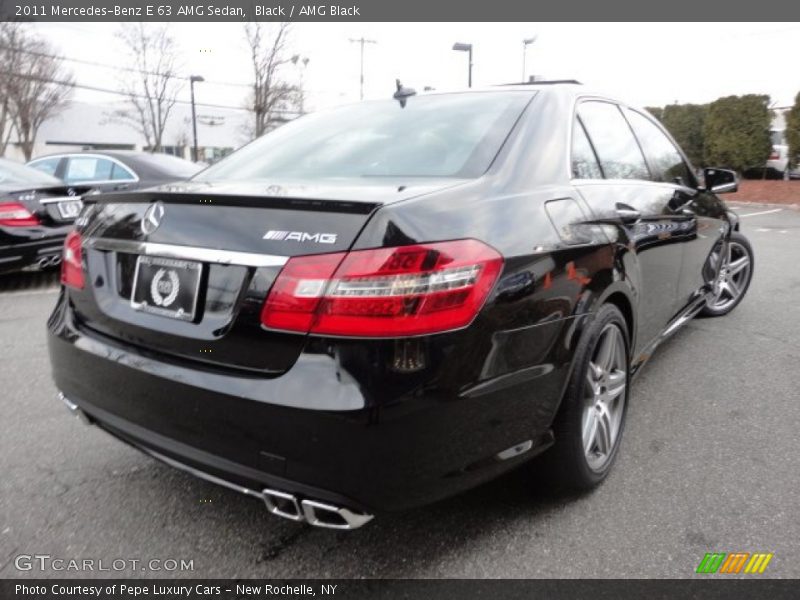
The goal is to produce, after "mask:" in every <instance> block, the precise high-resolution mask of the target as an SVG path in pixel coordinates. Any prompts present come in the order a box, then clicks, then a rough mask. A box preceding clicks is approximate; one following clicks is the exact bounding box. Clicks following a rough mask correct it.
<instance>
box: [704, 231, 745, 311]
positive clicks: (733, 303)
mask: <svg viewBox="0 0 800 600" xmlns="http://www.w3.org/2000/svg"><path fill="white" fill-rule="evenodd" d="M721 248H722V244H721V243H720V244H718V245H717V247H716V248H715V249H714V251H713V252H712V253H711V262H712V264H713V265H714V271H715V272H716V270H717V269H716V262H718V261H719V260H720V259H719V253H720V249H721ZM731 265H734V266H733V267H732V266H731ZM754 266H755V257H754V255H753V247H752V246H751V245H750V242H749V241H748V240H747V238H746V237H745V236H743V235H742V234H741V233H739V232H738V231H734V232H733V233H731V238H730V241H729V243H728V253H727V255H726V256H725V258H724V262H723V267H722V269H723V270H722V271H720V273H719V274H718V275H717V279H716V280H715V281H714V282H713V284H712V285H713V287H714V296H713V298H712V299H710V300H709V301H708V302H707V303H706V306H705V308H703V310H702V311H701V312H700V315H701V316H704V317H721V316H723V315H727V314H728V313H729V312H731V311H732V310H733V309H734V308H736V307H737V306H738V305H739V303H740V302H741V301H742V298H744V295H745V294H746V293H747V290H748V288H749V287H750V282H751V281H752V279H753V269H754Z"/></svg>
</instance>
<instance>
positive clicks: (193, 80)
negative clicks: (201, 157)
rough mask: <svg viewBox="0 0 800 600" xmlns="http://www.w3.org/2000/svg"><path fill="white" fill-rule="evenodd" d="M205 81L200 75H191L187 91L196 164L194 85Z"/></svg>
mask: <svg viewBox="0 0 800 600" xmlns="http://www.w3.org/2000/svg"><path fill="white" fill-rule="evenodd" d="M203 81H205V79H203V77H202V75H192V76H191V77H189V90H190V91H191V94H192V135H193V136H194V148H193V149H192V154H193V158H192V160H193V161H194V162H197V115H196V114H195V110H194V84H195V83H201V82H203Z"/></svg>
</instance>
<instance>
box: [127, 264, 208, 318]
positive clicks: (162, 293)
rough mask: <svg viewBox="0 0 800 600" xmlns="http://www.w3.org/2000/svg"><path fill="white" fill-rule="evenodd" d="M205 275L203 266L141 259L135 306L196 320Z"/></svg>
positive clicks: (135, 276) (134, 288)
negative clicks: (202, 280)
mask: <svg viewBox="0 0 800 600" xmlns="http://www.w3.org/2000/svg"><path fill="white" fill-rule="evenodd" d="M202 274H203V263H199V262H195V261H191V260H181V259H175V258H165V257H158V256H146V255H142V256H139V257H138V258H137V259H136V269H135V271H134V273H133V286H132V288H131V307H133V308H134V309H135V310H138V311H141V312H146V313H150V314H154V315H158V316H161V317H167V318H170V319H176V320H179V321H190V322H191V321H194V319H195V316H196V315H197V301H198V297H199V295H200V282H201V279H202ZM162 282H164V285H162ZM187 290H188V293H187ZM182 292H183V293H182Z"/></svg>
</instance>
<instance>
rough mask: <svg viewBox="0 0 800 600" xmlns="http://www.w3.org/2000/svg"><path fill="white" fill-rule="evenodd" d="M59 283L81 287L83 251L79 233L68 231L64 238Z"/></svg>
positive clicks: (82, 281)
mask: <svg viewBox="0 0 800 600" xmlns="http://www.w3.org/2000/svg"><path fill="white" fill-rule="evenodd" d="M61 283H63V284H64V285H66V286H69V287H73V288H76V289H79V290H82V289H83V285H84V276H83V252H82V250H81V234H80V233H78V232H77V231H70V232H69V233H68V234H67V239H65V240H64V256H63V257H62V259H61Z"/></svg>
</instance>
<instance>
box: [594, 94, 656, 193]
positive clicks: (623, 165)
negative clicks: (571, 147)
mask: <svg viewBox="0 0 800 600" xmlns="http://www.w3.org/2000/svg"><path fill="white" fill-rule="evenodd" d="M578 116H579V117H580V120H581V122H582V123H583V125H584V127H585V128H586V133H587V134H588V136H589V139H590V140H591V142H592V146H594V149H595V152H597V158H598V159H599V160H600V166H601V167H602V168H603V173H604V174H605V176H606V178H607V179H650V172H649V171H648V170H647V164H646V163H645V161H644V156H643V155H642V151H641V149H640V148H639V144H637V143H636V138H635V137H633V132H632V131H631V128H630V126H629V125H628V122H627V121H626V120H625V117H623V116H622V113H621V112H620V110H619V108H617V106H616V105H615V104H611V103H609V102H584V103H582V104H581V105H580V106H579V107H578Z"/></svg>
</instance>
